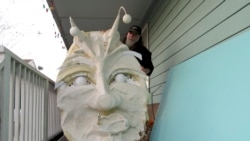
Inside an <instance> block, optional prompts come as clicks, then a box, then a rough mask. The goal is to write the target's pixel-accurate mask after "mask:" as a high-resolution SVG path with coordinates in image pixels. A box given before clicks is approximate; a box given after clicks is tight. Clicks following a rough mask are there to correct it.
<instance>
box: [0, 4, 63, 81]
mask: <svg viewBox="0 0 250 141" xmlns="http://www.w3.org/2000/svg"><path fill="white" fill-rule="evenodd" d="M0 44H2V45H4V46H5V47H7V48H8V49H10V50H11V51H12V52H13V53H15V54H16V55H17V56H19V57H20V58H22V59H34V61H35V64H36V65H37V66H42V67H43V70H42V71H41V72H42V73H44V74H45V75H46V76H48V77H49V78H51V79H52V80H56V76H57V73H58V68H59V67H60V65H61V64H62V61H63V60H64V58H65V56H66V52H67V50H66V47H65V45H64V43H63V41H62V38H61V36H60V33H59V31H58V29H57V26H56V24H55V22H54V19H53V17H52V14H51V12H50V11H49V10H48V5H47V3H46V0H0Z"/></svg>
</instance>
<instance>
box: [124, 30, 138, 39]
mask: <svg viewBox="0 0 250 141" xmlns="http://www.w3.org/2000/svg"><path fill="white" fill-rule="evenodd" d="M139 37H140V35H139V34H137V33H135V32H132V31H129V32H128V33H127V39H128V40H131V41H137V40H138V39H139Z"/></svg>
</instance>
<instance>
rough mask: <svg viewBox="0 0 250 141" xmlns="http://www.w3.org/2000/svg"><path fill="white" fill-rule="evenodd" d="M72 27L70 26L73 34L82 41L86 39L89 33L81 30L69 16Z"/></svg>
mask: <svg viewBox="0 0 250 141" xmlns="http://www.w3.org/2000/svg"><path fill="white" fill-rule="evenodd" d="M69 20H70V24H71V28H70V34H71V35H72V36H77V37H78V39H79V41H80V42H82V41H83V40H85V39H86V37H87V35H86V33H85V32H84V31H80V30H79V28H78V27H77V26H76V24H75V22H74V20H73V19H72V18H71V17H69Z"/></svg>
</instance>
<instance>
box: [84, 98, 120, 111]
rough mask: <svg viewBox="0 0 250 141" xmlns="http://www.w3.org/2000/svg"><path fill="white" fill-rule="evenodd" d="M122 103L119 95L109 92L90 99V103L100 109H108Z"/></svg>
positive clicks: (92, 106) (94, 107)
mask: <svg viewBox="0 0 250 141" xmlns="http://www.w3.org/2000/svg"><path fill="white" fill-rule="evenodd" d="M119 104H120V98H119V97H118V96H116V97H115V96H112V95H109V94H102V95H98V96H93V97H91V98H90V99H89V100H88V105H89V106H90V107H91V108H93V109H96V110H99V111H107V110H111V109H113V108H115V107H117V106H118V105H119Z"/></svg>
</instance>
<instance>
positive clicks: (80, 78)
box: [73, 76, 91, 86]
mask: <svg viewBox="0 0 250 141" xmlns="http://www.w3.org/2000/svg"><path fill="white" fill-rule="evenodd" d="M89 84H91V82H90V81H89V80H88V78H87V77H86V76H78V77H76V78H75V80H74V81H73V85H74V86H80V85H89Z"/></svg>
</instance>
